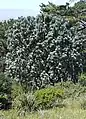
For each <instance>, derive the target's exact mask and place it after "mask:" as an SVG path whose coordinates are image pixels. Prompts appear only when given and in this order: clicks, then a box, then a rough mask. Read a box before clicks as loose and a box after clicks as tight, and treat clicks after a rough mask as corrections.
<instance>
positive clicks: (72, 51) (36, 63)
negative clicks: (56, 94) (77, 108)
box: [6, 14, 86, 88]
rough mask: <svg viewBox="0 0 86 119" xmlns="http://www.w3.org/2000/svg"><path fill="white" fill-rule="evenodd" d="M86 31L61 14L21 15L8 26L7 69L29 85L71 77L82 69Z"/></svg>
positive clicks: (74, 80)
mask: <svg viewBox="0 0 86 119" xmlns="http://www.w3.org/2000/svg"><path fill="white" fill-rule="evenodd" d="M85 37H86V35H83V32H82V31H79V32H78V26H77V27H76V26H75V27H71V26H70V24H69V22H68V21H67V20H65V19H64V18H63V17H62V16H58V15H47V14H40V15H38V16H37V17H36V18H34V17H27V18H24V17H21V18H18V20H17V21H16V22H15V23H14V25H13V27H11V29H9V30H8V39H7V41H8V44H7V46H8V50H9V52H8V53H7V55H6V64H7V68H6V71H7V73H8V74H9V75H10V76H11V77H13V78H16V79H18V80H19V82H21V84H24V83H25V84H26V85H27V86H29V85H32V86H36V87H39V88H40V87H45V85H47V84H50V83H53V85H54V83H55V82H58V81H66V80H68V78H69V77H70V78H71V80H72V81H73V82H74V83H76V82H78V74H79V73H81V72H82V71H83V50H84V43H85Z"/></svg>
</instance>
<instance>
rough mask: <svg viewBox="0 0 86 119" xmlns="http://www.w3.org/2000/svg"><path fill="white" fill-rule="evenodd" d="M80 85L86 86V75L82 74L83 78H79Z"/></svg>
mask: <svg viewBox="0 0 86 119" xmlns="http://www.w3.org/2000/svg"><path fill="white" fill-rule="evenodd" d="M79 83H80V84H81V85H82V86H86V73H82V74H81V76H80V77H79Z"/></svg>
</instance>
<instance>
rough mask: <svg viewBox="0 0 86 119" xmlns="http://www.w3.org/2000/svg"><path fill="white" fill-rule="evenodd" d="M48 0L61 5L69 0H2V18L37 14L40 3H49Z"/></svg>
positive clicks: (0, 12)
mask: <svg viewBox="0 0 86 119" xmlns="http://www.w3.org/2000/svg"><path fill="white" fill-rule="evenodd" d="M48 1H50V2H53V3H56V4H57V5H60V4H65V3H66V2H68V1H69V0H0V20H4V19H9V18H17V17H19V16H36V15H37V14H38V13H39V10H40V7H39V5H40V4H41V3H45V4H47V3H48Z"/></svg>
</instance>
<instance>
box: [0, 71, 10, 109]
mask: <svg viewBox="0 0 86 119" xmlns="http://www.w3.org/2000/svg"><path fill="white" fill-rule="evenodd" d="M11 89H12V79H10V78H9V77H6V76H5V75H4V73H0V109H8V108H9V107H10V106H11Z"/></svg>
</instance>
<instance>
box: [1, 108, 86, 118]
mask: <svg viewBox="0 0 86 119" xmlns="http://www.w3.org/2000/svg"><path fill="white" fill-rule="evenodd" d="M0 119H86V110H83V109H80V108H79V107H78V106H75V107H74V106H72V107H68V108H67V107H64V108H54V109H50V110H39V111H38V112H35V113H26V114H24V112H22V113H21V114H20V116H19V115H18V112H17V111H14V110H10V111H0Z"/></svg>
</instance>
